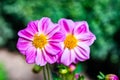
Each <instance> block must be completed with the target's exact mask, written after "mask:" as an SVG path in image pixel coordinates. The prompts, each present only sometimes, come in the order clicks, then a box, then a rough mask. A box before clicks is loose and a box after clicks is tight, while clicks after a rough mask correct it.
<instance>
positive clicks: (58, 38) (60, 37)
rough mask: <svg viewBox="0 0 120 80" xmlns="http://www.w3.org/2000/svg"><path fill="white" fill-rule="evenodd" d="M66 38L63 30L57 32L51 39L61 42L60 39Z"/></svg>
mask: <svg viewBox="0 0 120 80" xmlns="http://www.w3.org/2000/svg"><path fill="white" fill-rule="evenodd" d="M64 39H65V35H64V34H63V33H62V32H56V33H55V34H54V35H53V36H52V37H51V38H50V39H49V41H53V42H60V41H64Z"/></svg>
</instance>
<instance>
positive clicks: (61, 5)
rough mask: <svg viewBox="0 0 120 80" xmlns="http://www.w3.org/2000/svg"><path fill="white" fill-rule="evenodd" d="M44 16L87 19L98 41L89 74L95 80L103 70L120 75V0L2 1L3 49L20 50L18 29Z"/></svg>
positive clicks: (0, 32) (0, 37) (0, 27)
mask: <svg viewBox="0 0 120 80" xmlns="http://www.w3.org/2000/svg"><path fill="white" fill-rule="evenodd" d="M42 17H50V18H51V19H52V21H53V22H57V21H58V20H59V19H60V18H68V19H72V20H74V21H82V20H85V21H87V22H88V24H89V27H90V30H91V31H92V32H93V33H94V34H95V35H96V38H97V40H96V41H95V43H94V44H93V45H92V46H91V59H90V60H88V61H86V62H85V67H86V70H85V71H86V73H87V74H88V75H89V77H91V78H94V79H95V78H96V75H97V74H98V72H99V71H102V72H103V73H105V74H107V73H114V74H117V75H118V76H120V0H0V48H8V49H9V50H10V51H17V49H16V42H17V39H18V36H17V32H18V31H19V30H21V29H23V28H24V27H26V25H27V23H28V22H29V21H31V20H37V19H40V18H42Z"/></svg>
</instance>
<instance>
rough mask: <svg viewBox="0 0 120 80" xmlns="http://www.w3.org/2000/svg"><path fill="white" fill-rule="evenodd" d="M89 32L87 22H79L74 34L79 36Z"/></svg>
mask: <svg viewBox="0 0 120 80" xmlns="http://www.w3.org/2000/svg"><path fill="white" fill-rule="evenodd" d="M87 32H89V28H88V24H87V22H86V21H81V22H77V23H76V26H75V28H74V34H76V35H79V34H82V33H87Z"/></svg>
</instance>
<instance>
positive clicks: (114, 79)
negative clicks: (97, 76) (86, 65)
mask: <svg viewBox="0 0 120 80" xmlns="http://www.w3.org/2000/svg"><path fill="white" fill-rule="evenodd" d="M105 80H119V78H118V77H117V76H116V75H115V74H107V75H106V77H105Z"/></svg>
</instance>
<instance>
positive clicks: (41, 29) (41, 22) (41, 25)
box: [38, 17, 51, 33]
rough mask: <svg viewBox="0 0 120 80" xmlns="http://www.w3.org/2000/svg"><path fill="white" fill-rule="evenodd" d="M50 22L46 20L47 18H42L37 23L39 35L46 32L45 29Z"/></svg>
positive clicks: (48, 19)
mask: <svg viewBox="0 0 120 80" xmlns="http://www.w3.org/2000/svg"><path fill="white" fill-rule="evenodd" d="M50 22H51V20H50V18H47V17H43V18H42V19H40V20H39V22H38V31H39V33H41V32H43V33H44V32H46V30H47V28H48V27H49V23H50Z"/></svg>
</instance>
